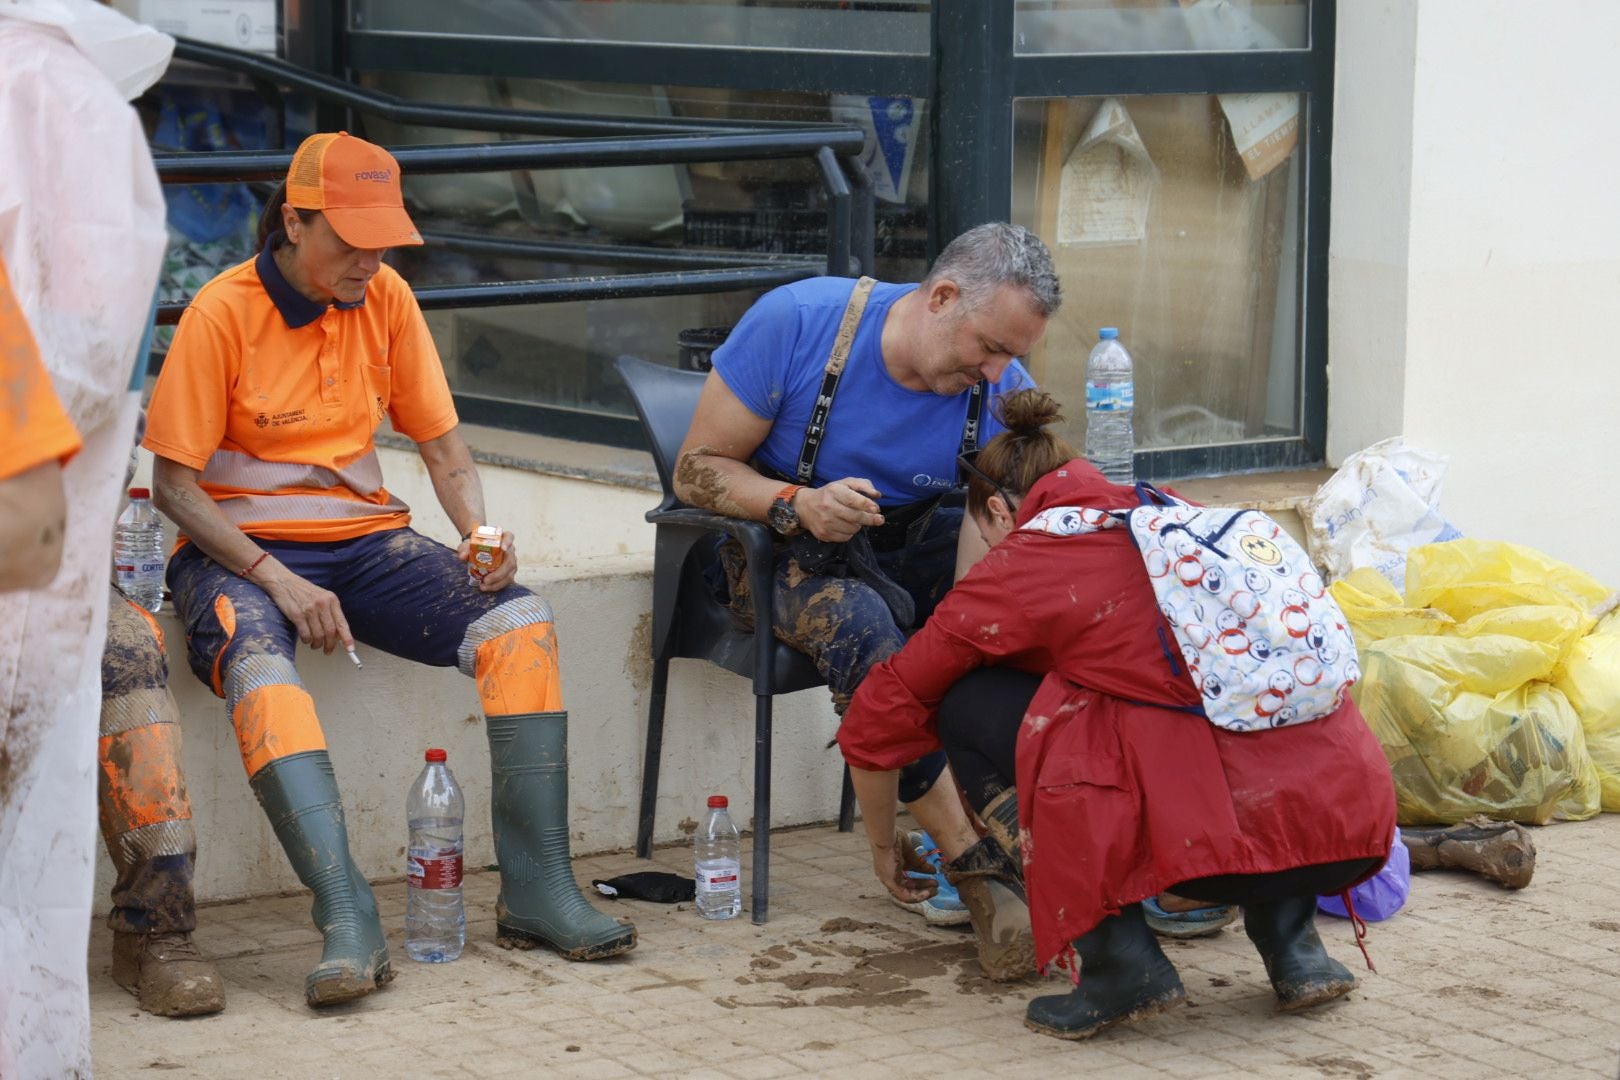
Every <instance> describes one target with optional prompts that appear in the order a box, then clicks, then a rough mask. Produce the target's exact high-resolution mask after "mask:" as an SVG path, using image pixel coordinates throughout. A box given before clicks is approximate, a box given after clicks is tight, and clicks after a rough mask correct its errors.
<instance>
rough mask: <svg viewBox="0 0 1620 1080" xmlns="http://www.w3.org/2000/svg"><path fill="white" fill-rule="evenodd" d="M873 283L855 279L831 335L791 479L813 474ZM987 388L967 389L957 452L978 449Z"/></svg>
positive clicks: (980, 384)
mask: <svg viewBox="0 0 1620 1080" xmlns="http://www.w3.org/2000/svg"><path fill="white" fill-rule="evenodd" d="M876 284H877V282H876V281H875V280H874V279H872V278H869V277H863V278H861V279H860V280H858V281H857V282H855V288H854V289H852V290H851V291H850V294H849V303H848V304H847V305H846V306H845V307H844V317H843V320H842V321H841V322H839V324H838V335H837V336H836V337H834V338H833V345H832V352H831V353H830V354H829V355H828V357H827V368H826V370H825V371H823V372H822V375H821V390H820V391H819V392H818V393H817V394H816V404H815V406H814V407H813V408H812V409H811V410H810V422H809V423H808V424H807V425H805V429H804V444H803V445H802V446H800V447H799V465H798V468H797V469H795V470H794V479H795V481H796V482H798V483H800V484H809V483H810V481H811V480H812V479H813V478H814V476H815V472H816V455H817V454H819V453H820V452H821V440H822V439H824V438H826V437H827V415H828V414H829V413H831V412H832V404H833V395H834V394H836V393H838V380H839V377H840V376H842V375H843V374H844V365H845V364H847V363H849V350H850V347H851V346H853V345H854V343H855V331H856V329H857V328H858V327H859V326H860V325H861V316H862V315H864V314H865V313H866V301H867V300H868V299H869V298H870V297H871V295H872V286H873V285H876ZM989 389H990V384H989V382H988V381H987V380H985V379H980V380H979V381H978V382H976V383H974V384H973V389H972V390H970V391H969V392H968V408H967V420H966V422H965V423H963V425H962V447H961V451H960V452H961V453H964V454H969V453H972V452H973V451H974V450H977V449H978V448H979V429H980V426H981V425H982V423H983V421H984V400H985V398H986V397H987V396H988V395H989Z"/></svg>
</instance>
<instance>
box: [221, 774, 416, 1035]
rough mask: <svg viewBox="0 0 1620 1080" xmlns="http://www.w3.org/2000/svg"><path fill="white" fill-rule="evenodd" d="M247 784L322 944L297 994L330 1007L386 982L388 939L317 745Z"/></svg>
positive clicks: (334, 782) (388, 974)
mask: <svg viewBox="0 0 1620 1080" xmlns="http://www.w3.org/2000/svg"><path fill="white" fill-rule="evenodd" d="M250 783H251V784H252V787H253V792H254V794H256V795H257V796H258V797H259V805H261V806H263V807H264V812H265V814H266V816H268V817H269V818H270V824H271V825H272V826H273V827H274V828H275V830H276V839H278V840H280V841H281V846H282V848H284V849H285V850H286V852H287V859H288V861H289V862H291V863H292V868H293V870H294V872H296V873H297V874H298V880H299V881H302V882H303V883H304V885H305V886H307V887H308V888H309V889H310V891H312V892H313V893H314V894H315V904H314V906H313V907H312V908H311V909H310V914H311V915H312V916H314V919H315V926H316V928H318V929H319V930H320V932H321V935H322V937H323V938H324V939H325V945H324V948H323V949H322V951H321V962H320V963H319V964H317V965H316V966H315V970H313V971H311V972H310V973H309V975H308V977H306V978H305V979H304V999H305V1000H306V1001H308V1002H309V1004H311V1005H313V1006H317V1007H319V1006H323V1005H336V1004H338V1003H339V1002H344V1001H353V1000H354V999H355V998H358V997H364V996H365V995H366V994H369V993H371V992H372V991H373V990H376V989H377V988H379V987H381V986H383V985H384V984H386V983H388V982H389V981H390V980H392V979H393V977H394V969H393V967H392V966H391V965H390V964H389V962H388V943H387V942H386V941H385V940H384V939H383V930H382V921H381V920H380V919H379V918H378V916H377V901H376V898H375V897H373V896H372V894H371V886H370V884H368V883H367V881H366V879H365V878H364V877H362V876H361V875H360V871H359V869H358V868H357V867H356V866H355V865H354V860H353V859H352V858H351V857H350V855H349V833H348V830H347V828H346V827H345V825H344V820H343V803H342V800H341V799H340V797H339V795H338V787H337V778H336V776H335V774H334V773H333V771H332V759H331V758H330V757H328V756H327V753H326V751H325V750H310V751H306V752H304V753H301V754H291V755H289V756H287V757H283V758H277V759H276V760H275V761H272V762H271V763H270V764H268V765H266V766H265V767H264V768H262V769H260V770H259V771H258V772H256V773H254V774H253V779H252V780H251V781H250Z"/></svg>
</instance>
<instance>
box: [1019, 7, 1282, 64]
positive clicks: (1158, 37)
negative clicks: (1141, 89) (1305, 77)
mask: <svg viewBox="0 0 1620 1080" xmlns="http://www.w3.org/2000/svg"><path fill="white" fill-rule="evenodd" d="M1308 15H1309V0H1019V3H1018V6H1017V8H1016V9H1015V14H1014V16H1013V41H1014V43H1015V50H1016V51H1017V52H1018V53H1020V54H1023V55H1030V54H1038V53H1136V52H1143V53H1156V52H1239V51H1245V50H1249V49H1303V48H1307V47H1309V45H1310V24H1309V20H1308Z"/></svg>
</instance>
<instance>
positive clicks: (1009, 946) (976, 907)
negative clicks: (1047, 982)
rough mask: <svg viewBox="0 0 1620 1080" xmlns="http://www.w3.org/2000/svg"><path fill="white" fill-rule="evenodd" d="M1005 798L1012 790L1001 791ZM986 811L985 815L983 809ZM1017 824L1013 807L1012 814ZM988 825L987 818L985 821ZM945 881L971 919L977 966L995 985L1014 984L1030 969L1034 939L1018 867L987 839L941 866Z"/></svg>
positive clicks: (1033, 954)
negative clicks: (953, 887)
mask: <svg viewBox="0 0 1620 1080" xmlns="http://www.w3.org/2000/svg"><path fill="white" fill-rule="evenodd" d="M1004 794H1005V795H1008V796H1010V795H1011V794H1012V792H1010V791H1008V792H1005V793H1004ZM986 813H987V814H988V813H989V809H988V808H987V810H986ZM1013 815H1014V820H1015V821H1016V820H1017V817H1016V815H1017V809H1016V806H1015V807H1014V810H1013ZM986 823H987V824H988V820H987V822H986ZM944 870H945V880H947V881H949V882H950V883H951V884H952V885H955V886H956V891H957V893H958V894H960V895H961V897H962V902H963V903H964V904H966V905H967V907H968V912H969V914H971V915H972V917H973V933H974V936H975V937H976V938H977V939H978V945H979V967H981V968H982V969H984V974H985V977H986V978H988V979H992V980H994V981H995V982H1013V981H1016V980H1018V979H1022V978H1024V977H1025V976H1027V975H1029V974H1031V973H1033V972H1034V970H1035V938H1034V936H1033V934H1032V932H1031V930H1030V926H1029V901H1028V899H1027V897H1026V896H1025V894H1024V874H1023V867H1021V866H1020V865H1019V864H1018V861H1017V860H1016V859H1015V858H1014V857H1013V856H1011V855H1009V854H1008V853H1007V851H1006V850H1005V849H1003V848H1002V846H1001V845H1000V844H999V843H998V842H997V841H996V839H995V835H994V828H992V832H991V834H990V835H988V836H986V837H985V838H984V839H983V840H980V841H979V842H978V843H977V844H974V845H973V846H972V847H970V848H968V849H967V850H966V851H964V852H963V853H962V854H960V855H958V856H957V857H956V858H955V859H952V860H951V861H950V862H948V863H946V864H945V866H944Z"/></svg>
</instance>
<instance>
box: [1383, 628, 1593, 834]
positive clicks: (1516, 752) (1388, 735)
mask: <svg viewBox="0 0 1620 1080" xmlns="http://www.w3.org/2000/svg"><path fill="white" fill-rule="evenodd" d="M1557 656H1558V650H1557V649H1556V648H1554V647H1553V646H1551V645H1547V644H1541V643H1537V642H1531V641H1525V640H1523V639H1521V638H1517V637H1511V636H1507V635H1502V634H1487V635H1481V636H1479V637H1474V638H1456V637H1438V636H1436V637H1421V636H1412V635H1407V636H1403V637H1394V638H1386V639H1385V640H1383V641H1379V642H1375V643H1373V644H1372V645H1371V646H1369V647H1368V649H1367V650H1366V651H1365V652H1364V653H1363V654H1362V657H1361V662H1362V669H1363V676H1362V680H1361V695H1360V699H1359V700H1360V704H1361V710H1362V713H1363V714H1364V715H1365V716H1366V718H1367V722H1368V724H1370V725H1371V727H1372V730H1373V733H1374V734H1375V735H1377V737H1378V741H1379V743H1380V744H1381V745H1382V746H1383V748H1384V754H1385V756H1386V757H1387V758H1388V759H1389V763H1390V769H1391V771H1392V772H1393V774H1394V777H1395V801H1396V812H1397V815H1398V819H1399V821H1400V822H1401V824H1403V825H1427V824H1451V823H1453V822H1457V821H1461V820H1462V819H1463V818H1466V817H1468V816H1470V815H1472V814H1486V815H1488V816H1490V817H1492V818H1496V819H1498V820H1503V821H1509V820H1511V821H1522V822H1525V823H1528V824H1534V825H1543V824H1546V823H1547V822H1548V821H1551V820H1552V819H1554V818H1561V819H1564V820H1568V821H1578V820H1581V819H1583V818H1589V817H1591V816H1592V815H1594V814H1596V813H1597V812H1598V810H1599V807H1600V788H1599V781H1598V775H1597V772H1596V770H1595V769H1594V768H1593V766H1592V761H1591V758H1590V757H1589V756H1588V754H1587V750H1586V740H1585V738H1584V736H1583V734H1582V731H1581V722H1580V719H1579V718H1578V717H1577V716H1576V715H1575V710H1574V709H1572V708H1571V707H1570V704H1569V701H1568V699H1567V698H1565V697H1564V695H1563V694H1562V693H1560V692H1559V691H1558V690H1556V689H1554V688H1553V687H1552V686H1551V685H1549V684H1548V683H1546V682H1543V681H1541V680H1542V678H1543V677H1544V676H1546V675H1547V674H1549V673H1550V672H1551V671H1552V669H1553V666H1554V663H1555V662H1556V659H1557Z"/></svg>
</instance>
